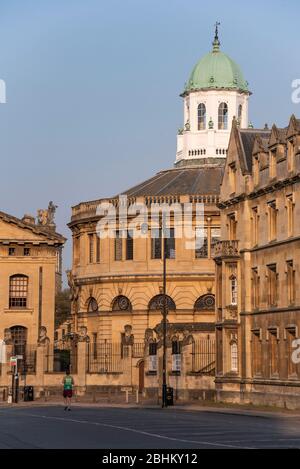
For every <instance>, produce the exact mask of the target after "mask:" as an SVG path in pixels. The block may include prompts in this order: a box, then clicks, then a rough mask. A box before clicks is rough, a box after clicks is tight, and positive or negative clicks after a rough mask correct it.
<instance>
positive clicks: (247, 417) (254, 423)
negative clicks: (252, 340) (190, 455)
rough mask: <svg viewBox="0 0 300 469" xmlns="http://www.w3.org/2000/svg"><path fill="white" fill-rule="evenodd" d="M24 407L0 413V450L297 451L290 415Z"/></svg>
mask: <svg viewBox="0 0 300 469" xmlns="http://www.w3.org/2000/svg"><path fill="white" fill-rule="evenodd" d="M26 404H27V405H25V403H23V404H22V405H21V404H19V405H18V406H2V407H1V408H0V448H1V449H4V448H6V449H8V448H15V449H17V448H19V449H24V448H27V449H29V448H33V449H34V448H44V449H46V448H49V449H54V448H55V449H59V448H64V449H70V448H77V449H78V448H82V449H83V448H85V449H92V448H94V449H101V448H105V449H117V448H118V449H123V448H127V449H131V448H134V449H150V448H151V449H169V448H173V449H175V448H180V449H185V448H193V449H204V448H211V449H218V448H219V449H226V448H228V449H241V448H245V449H246V448H251V449H252V448H273V449H274V448H298V449H300V415H299V414H293V413H291V414H289V415H285V414H284V413H276V414H275V413H272V412H259V413H257V411H245V412H246V413H243V412H242V411H241V412H238V410H236V409H217V408H202V409H200V408H199V406H197V409H193V408H192V406H190V407H189V406H184V408H180V407H179V406H178V407H177V406H176V407H172V408H168V409H161V408H159V407H157V406H156V407H155V406H151V407H137V406H125V405H118V406H113V407H112V406H109V405H105V406H104V405H90V404H74V405H73V407H72V410H71V411H70V412H65V411H64V408H63V406H62V405H58V404H57V403H52V404H51V405H49V404H45V403H44V404H42V403H38V404H36V403H34V404H32V403H26ZM29 404H31V405H29ZM249 412H250V413H249Z"/></svg>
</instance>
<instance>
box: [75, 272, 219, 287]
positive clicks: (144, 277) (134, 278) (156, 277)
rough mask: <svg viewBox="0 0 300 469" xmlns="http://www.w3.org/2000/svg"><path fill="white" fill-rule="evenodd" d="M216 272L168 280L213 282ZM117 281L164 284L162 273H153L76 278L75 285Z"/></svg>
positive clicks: (169, 276) (170, 275) (184, 274)
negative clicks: (187, 279)
mask: <svg viewBox="0 0 300 469" xmlns="http://www.w3.org/2000/svg"><path fill="white" fill-rule="evenodd" d="M214 276H215V273H214V272H192V273H191V272H176V273H168V274H167V279H170V280H173V281H175V280H182V277H183V278H187V277H188V278H189V280H191V279H195V280H200V279H201V280H205V279H207V280H211V279H212V278H214ZM116 279H118V280H121V281H123V282H144V281H149V280H151V281H156V282H162V273H151V274H111V275H105V276H104V275H103V276H99V275H97V276H95V277H81V278H80V279H77V278H76V276H75V279H74V280H75V284H76V285H77V286H81V285H91V284H94V283H110V282H115V281H116Z"/></svg>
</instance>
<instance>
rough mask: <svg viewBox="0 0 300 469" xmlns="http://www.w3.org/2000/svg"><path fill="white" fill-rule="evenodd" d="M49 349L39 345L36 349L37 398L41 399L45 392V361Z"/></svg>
mask: <svg viewBox="0 0 300 469" xmlns="http://www.w3.org/2000/svg"><path fill="white" fill-rule="evenodd" d="M46 351H47V347H44V346H43V345H38V346H37V349H36V390H35V395H36V397H40V395H41V393H42V392H44V375H45V359H46V356H47V352H46Z"/></svg>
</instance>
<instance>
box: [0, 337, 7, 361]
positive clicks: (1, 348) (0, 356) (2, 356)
mask: <svg viewBox="0 0 300 469" xmlns="http://www.w3.org/2000/svg"><path fill="white" fill-rule="evenodd" d="M0 363H6V344H5V342H4V340H2V339H1V340H0Z"/></svg>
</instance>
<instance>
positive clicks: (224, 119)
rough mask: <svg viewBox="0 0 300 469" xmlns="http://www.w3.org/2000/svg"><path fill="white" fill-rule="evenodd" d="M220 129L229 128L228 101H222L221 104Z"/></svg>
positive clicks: (219, 114) (219, 113) (219, 112)
mask: <svg viewBox="0 0 300 469" xmlns="http://www.w3.org/2000/svg"><path fill="white" fill-rule="evenodd" d="M218 129H219V130H227V129H228V106H227V104H226V103H221V104H220V105H219V111H218Z"/></svg>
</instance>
